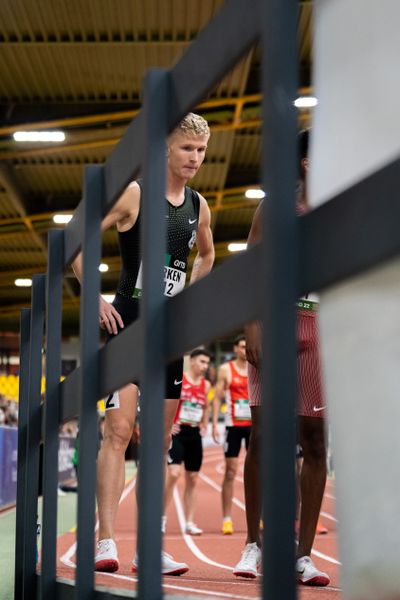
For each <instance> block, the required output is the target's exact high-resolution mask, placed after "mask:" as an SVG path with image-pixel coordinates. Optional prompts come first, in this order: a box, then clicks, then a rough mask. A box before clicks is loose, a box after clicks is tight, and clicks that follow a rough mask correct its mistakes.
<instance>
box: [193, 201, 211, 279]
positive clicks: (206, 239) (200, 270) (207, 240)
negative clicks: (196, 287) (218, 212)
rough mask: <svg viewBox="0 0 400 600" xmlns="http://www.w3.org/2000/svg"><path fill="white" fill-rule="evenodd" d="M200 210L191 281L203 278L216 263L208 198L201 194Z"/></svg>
mask: <svg viewBox="0 0 400 600" xmlns="http://www.w3.org/2000/svg"><path fill="white" fill-rule="evenodd" d="M199 198H200V211H199V225H198V228H197V239H196V245H197V256H196V258H195V259H194V263H193V268H192V274H191V277H190V283H194V282H195V281H197V280H198V279H201V278H202V277H204V276H205V275H207V274H208V273H209V272H210V271H211V267H212V266H213V263H214V256H215V252H214V242H213V237H212V231H211V227H210V224H211V215H210V209H209V208H208V204H207V200H206V199H205V198H203V196H201V195H200V194H199Z"/></svg>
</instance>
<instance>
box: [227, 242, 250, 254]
mask: <svg viewBox="0 0 400 600" xmlns="http://www.w3.org/2000/svg"><path fill="white" fill-rule="evenodd" d="M246 248H247V244H246V243H243V242H231V243H230V244H228V250H229V252H241V251H242V250H246Z"/></svg>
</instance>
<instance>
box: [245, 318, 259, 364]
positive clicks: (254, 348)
mask: <svg viewBox="0 0 400 600" xmlns="http://www.w3.org/2000/svg"><path fill="white" fill-rule="evenodd" d="M244 333H245V336H246V359H247V361H248V362H249V363H250V364H251V365H253V367H259V365H260V361H261V327H260V325H259V323H258V322H254V323H249V324H248V325H245V327H244Z"/></svg>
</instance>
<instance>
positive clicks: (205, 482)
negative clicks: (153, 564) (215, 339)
mask: <svg viewBox="0 0 400 600" xmlns="http://www.w3.org/2000/svg"><path fill="white" fill-rule="evenodd" d="M223 460H224V458H223V453H222V448H221V447H213V448H208V449H206V450H205V456H204V463H203V468H202V471H201V473H200V479H199V482H198V493H197V510H196V523H197V525H198V526H199V527H201V528H202V529H203V530H204V533H203V535H202V536H199V537H191V536H188V535H185V534H184V533H183V532H182V529H183V524H184V523H183V508H182V492H183V490H182V487H183V486H182V484H183V477H182V478H181V480H182V481H180V482H179V485H178V490H177V491H176V492H175V497H174V501H173V502H172V503H171V506H170V508H169V510H168V514H167V516H168V523H167V533H166V535H165V540H164V545H165V550H166V551H167V552H169V553H170V554H172V555H173V557H174V558H175V559H176V560H179V561H184V562H186V563H188V565H189V566H190V570H189V572H188V573H187V574H185V575H182V576H181V577H171V576H168V577H164V592H165V593H166V594H175V595H191V596H196V594H199V595H200V596H201V597H202V598H207V597H209V598H210V599H211V598H228V599H232V600H236V599H237V600H252V599H253V598H259V597H260V593H261V592H260V579H257V580H246V579H240V578H236V577H234V576H233V575H232V572H231V571H232V568H233V566H234V565H235V564H236V563H237V562H238V560H239V558H240V553H241V551H242V549H243V546H244V540H245V535H246V528H245V513H244V494H243V457H242V460H241V465H240V469H239V475H238V476H237V481H236V483H235V494H234V505H233V514H232V517H233V522H234V529H235V532H234V534H233V535H232V536H223V535H222V534H221V533H220V529H221V495H220V485H221V481H222V473H223V467H224V462H223ZM134 485H135V482H134V481H132V482H130V483H129V484H128V485H127V487H126V488H125V492H124V496H123V499H122V501H121V504H120V507H119V511H118V518H117V525H116V542H117V545H118V552H119V559H120V568H119V571H118V572H117V573H113V574H99V573H97V574H96V585H102V586H107V587H109V588H124V589H129V590H133V589H135V587H136V582H137V578H136V577H135V576H133V574H132V573H131V568H130V567H131V560H132V558H133V555H134V550H135V537H136V502H135V494H134ZM321 514H322V516H321V520H322V521H323V523H324V524H325V525H326V526H327V527H328V529H329V533H328V534H327V535H322V536H317V537H316V540H315V544H314V554H313V557H312V558H313V560H314V562H315V563H316V565H317V567H318V568H320V569H321V570H323V571H326V572H328V573H329V575H330V578H331V584H330V585H329V586H328V587H327V588H308V587H305V586H301V587H299V594H298V597H299V599H300V600H313V599H315V600H328V598H329V600H338V599H339V598H341V592H340V584H339V562H338V551H337V543H336V538H337V532H336V519H335V513H334V486H333V483H332V482H330V481H329V482H328V484H327V488H326V492H325V497H324V503H323V508H322V513H321ZM74 543H75V535H74V534H72V533H68V534H66V535H63V536H61V537H60V538H59V540H58V549H57V550H58V552H57V554H58V560H57V576H58V577H63V578H66V579H74V568H75V553H74V552H75V546H74Z"/></svg>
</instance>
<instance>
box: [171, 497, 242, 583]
mask: <svg viewBox="0 0 400 600" xmlns="http://www.w3.org/2000/svg"><path fill="white" fill-rule="evenodd" d="M174 502H175V508H176V513H177V515H178V521H179V526H180V528H181V532H182V537H183V539H184V540H185V543H186V545H187V546H188V548H189V549H190V550H191V551H192V552H193V554H194V555H195V556H196V557H197V558H198V559H199V560H201V561H202V562H205V563H207V564H208V565H212V566H214V567H218V568H219V569H226V570H227V571H231V572H232V569H233V567H229V566H228V565H223V564H221V563H217V562H215V561H214V560H211V558H208V556H206V555H205V554H203V553H202V551H201V550H200V549H199V548H198V547H197V545H196V544H195V543H194V541H193V539H192V537H191V536H190V535H187V534H186V533H185V516H184V513H183V507H182V503H181V500H180V498H179V494H178V491H177V489H176V487H175V489H174Z"/></svg>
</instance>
